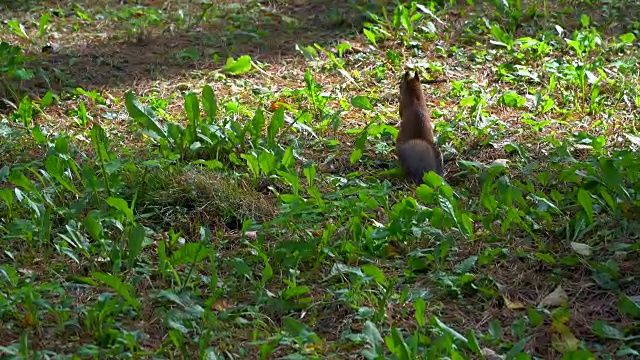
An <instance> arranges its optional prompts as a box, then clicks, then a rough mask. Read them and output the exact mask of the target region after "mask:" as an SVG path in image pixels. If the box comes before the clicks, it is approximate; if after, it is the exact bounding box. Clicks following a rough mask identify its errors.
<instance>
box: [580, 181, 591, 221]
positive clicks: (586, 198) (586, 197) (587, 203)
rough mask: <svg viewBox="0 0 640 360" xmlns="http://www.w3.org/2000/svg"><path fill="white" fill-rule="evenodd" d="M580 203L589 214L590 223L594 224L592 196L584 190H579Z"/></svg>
mask: <svg viewBox="0 0 640 360" xmlns="http://www.w3.org/2000/svg"><path fill="white" fill-rule="evenodd" d="M578 202H579V203H580V205H581V206H582V208H583V209H584V212H585V213H586V214H587V217H588V218H589V223H590V224H593V200H592V199H591V194H589V192H587V191H586V190H585V189H583V188H580V189H578Z"/></svg>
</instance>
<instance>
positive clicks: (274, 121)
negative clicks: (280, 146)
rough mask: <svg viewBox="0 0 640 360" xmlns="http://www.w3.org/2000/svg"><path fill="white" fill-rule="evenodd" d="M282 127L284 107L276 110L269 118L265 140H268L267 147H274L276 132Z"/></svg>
mask: <svg viewBox="0 0 640 360" xmlns="http://www.w3.org/2000/svg"><path fill="white" fill-rule="evenodd" d="M283 125H284V107H280V108H278V110H276V112H274V113H273V116H272V117H271V122H270V123H269V127H268V128H267V139H268V140H269V146H270V147H272V146H274V145H275V139H276V135H277V134H278V131H279V130H280V129H281V128H282V126H283Z"/></svg>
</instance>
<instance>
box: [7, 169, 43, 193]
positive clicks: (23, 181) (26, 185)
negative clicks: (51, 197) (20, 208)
mask: <svg viewBox="0 0 640 360" xmlns="http://www.w3.org/2000/svg"><path fill="white" fill-rule="evenodd" d="M8 180H9V182H10V183H12V184H13V185H15V186H18V187H21V188H23V189H24V190H27V191H29V192H32V193H37V192H38V191H37V189H36V186H35V185H34V184H33V182H31V180H29V178H27V177H26V176H25V175H24V174H23V173H21V172H20V171H18V170H15V169H11V172H10V173H9V177H8Z"/></svg>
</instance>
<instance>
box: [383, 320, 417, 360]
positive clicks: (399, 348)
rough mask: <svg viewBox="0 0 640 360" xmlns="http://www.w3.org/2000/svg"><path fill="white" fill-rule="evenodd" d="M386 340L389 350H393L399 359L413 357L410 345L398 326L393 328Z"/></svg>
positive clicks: (406, 359)
mask: <svg viewBox="0 0 640 360" xmlns="http://www.w3.org/2000/svg"><path fill="white" fill-rule="evenodd" d="M384 341H385V343H386V344H387V348H389V351H391V353H392V354H393V355H395V356H396V357H397V358H398V359H399V360H410V359H412V357H411V350H409V345H407V343H406V342H405V341H404V338H403V337H402V334H401V333H400V331H399V330H398V329H397V328H396V327H393V328H391V334H390V335H388V336H386V337H385V338H384Z"/></svg>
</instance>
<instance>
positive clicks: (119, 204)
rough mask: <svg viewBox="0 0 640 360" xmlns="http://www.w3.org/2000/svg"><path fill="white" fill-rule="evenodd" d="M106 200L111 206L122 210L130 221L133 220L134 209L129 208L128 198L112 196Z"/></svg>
mask: <svg viewBox="0 0 640 360" xmlns="http://www.w3.org/2000/svg"><path fill="white" fill-rule="evenodd" d="M105 202H106V203H107V204H109V206H111V207H113V208H115V209H117V210H119V211H120V212H122V213H123V214H124V215H125V216H126V217H127V219H128V220H129V221H133V210H131V209H130V208H129V204H127V201H126V200H124V199H121V198H116V197H113V196H110V197H108V198H107V199H106V200H105Z"/></svg>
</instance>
